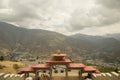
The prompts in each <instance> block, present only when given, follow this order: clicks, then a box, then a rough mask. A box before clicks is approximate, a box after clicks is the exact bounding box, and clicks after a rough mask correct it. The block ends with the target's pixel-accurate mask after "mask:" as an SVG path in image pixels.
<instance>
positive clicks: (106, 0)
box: [97, 0, 120, 10]
mask: <svg viewBox="0 0 120 80" xmlns="http://www.w3.org/2000/svg"><path fill="white" fill-rule="evenodd" d="M97 4H101V5H103V6H105V7H107V8H110V9H117V10H120V0H97Z"/></svg>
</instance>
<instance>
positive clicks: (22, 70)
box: [18, 67, 34, 73]
mask: <svg viewBox="0 0 120 80" xmlns="http://www.w3.org/2000/svg"><path fill="white" fill-rule="evenodd" d="M32 72H34V69H33V68H31V67H23V68H20V69H19V70H18V73H32Z"/></svg>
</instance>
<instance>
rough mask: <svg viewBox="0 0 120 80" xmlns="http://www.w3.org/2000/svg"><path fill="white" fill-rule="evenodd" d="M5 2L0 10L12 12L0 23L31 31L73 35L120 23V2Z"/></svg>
mask: <svg viewBox="0 0 120 80" xmlns="http://www.w3.org/2000/svg"><path fill="white" fill-rule="evenodd" d="M3 1H4V0H0V9H1V8H2V9H8V10H9V9H10V10H11V11H8V12H4V13H0V20H1V21H7V22H12V23H16V24H18V25H20V26H23V27H28V28H32V26H33V28H41V29H47V30H49V29H52V30H57V29H59V31H60V30H61V32H63V31H62V30H64V31H66V32H74V31H80V30H82V29H85V28H91V27H103V26H106V25H111V24H114V23H117V22H119V21H120V9H119V6H120V5H119V4H120V0H35V1H34V0H6V1H8V4H7V5H5V4H3ZM94 1H96V3H94ZM91 4H94V6H93V7H91V8H89V7H90V6H91ZM60 26H62V28H61V27H60ZM63 26H64V27H63ZM60 28H61V29H60Z"/></svg>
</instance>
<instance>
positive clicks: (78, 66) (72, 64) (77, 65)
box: [68, 63, 85, 69]
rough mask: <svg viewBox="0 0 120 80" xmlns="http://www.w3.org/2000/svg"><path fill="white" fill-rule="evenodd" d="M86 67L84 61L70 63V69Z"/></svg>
mask: <svg viewBox="0 0 120 80" xmlns="http://www.w3.org/2000/svg"><path fill="white" fill-rule="evenodd" d="M84 67H85V65H84V64H82V63H70V64H68V69H83V68H84Z"/></svg>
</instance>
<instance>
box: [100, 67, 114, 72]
mask: <svg viewBox="0 0 120 80" xmlns="http://www.w3.org/2000/svg"><path fill="white" fill-rule="evenodd" d="M99 70H100V72H112V71H115V68H112V67H101V68H99Z"/></svg>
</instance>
